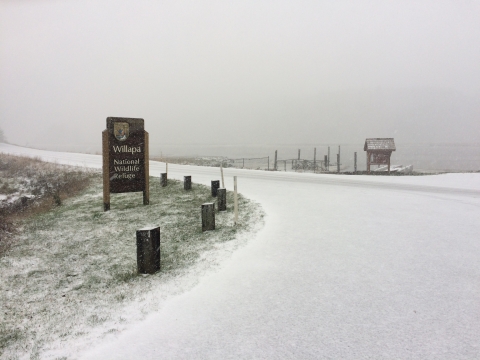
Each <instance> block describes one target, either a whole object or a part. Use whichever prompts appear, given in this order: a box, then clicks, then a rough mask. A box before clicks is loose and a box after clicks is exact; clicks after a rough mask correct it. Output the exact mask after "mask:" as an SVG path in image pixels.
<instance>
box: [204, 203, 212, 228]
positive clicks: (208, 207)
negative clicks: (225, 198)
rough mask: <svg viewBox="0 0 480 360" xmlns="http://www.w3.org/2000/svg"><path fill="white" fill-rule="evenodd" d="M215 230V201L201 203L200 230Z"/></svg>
mask: <svg viewBox="0 0 480 360" xmlns="http://www.w3.org/2000/svg"><path fill="white" fill-rule="evenodd" d="M207 230H215V203H204V204H202V231H207Z"/></svg>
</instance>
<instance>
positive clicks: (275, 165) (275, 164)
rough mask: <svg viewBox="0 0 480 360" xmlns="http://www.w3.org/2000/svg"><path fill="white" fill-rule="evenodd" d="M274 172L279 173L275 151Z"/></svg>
mask: <svg viewBox="0 0 480 360" xmlns="http://www.w3.org/2000/svg"><path fill="white" fill-rule="evenodd" d="M273 171H277V150H275V162H274V163H273Z"/></svg>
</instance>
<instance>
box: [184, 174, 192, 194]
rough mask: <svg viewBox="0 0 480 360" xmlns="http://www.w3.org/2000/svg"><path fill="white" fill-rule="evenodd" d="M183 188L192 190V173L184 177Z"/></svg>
mask: <svg viewBox="0 0 480 360" xmlns="http://www.w3.org/2000/svg"><path fill="white" fill-rule="evenodd" d="M183 189H184V190H192V177H191V176H190V175H188V176H184V177H183Z"/></svg>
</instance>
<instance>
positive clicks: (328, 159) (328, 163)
mask: <svg viewBox="0 0 480 360" xmlns="http://www.w3.org/2000/svg"><path fill="white" fill-rule="evenodd" d="M327 171H330V146H329V147H328V158H327Z"/></svg>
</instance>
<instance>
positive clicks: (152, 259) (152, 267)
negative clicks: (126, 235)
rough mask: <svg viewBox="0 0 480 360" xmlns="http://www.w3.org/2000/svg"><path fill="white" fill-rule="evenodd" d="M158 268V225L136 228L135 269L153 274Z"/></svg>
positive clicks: (141, 272) (142, 272)
mask: <svg viewBox="0 0 480 360" xmlns="http://www.w3.org/2000/svg"><path fill="white" fill-rule="evenodd" d="M158 270H160V227H159V226H156V227H155V226H154V227H145V228H143V229H139V230H137V271H138V272H139V273H140V274H154V273H155V272H157V271H158Z"/></svg>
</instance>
